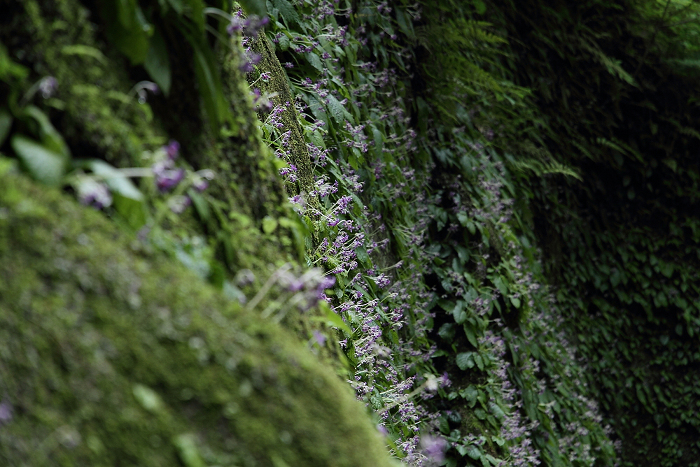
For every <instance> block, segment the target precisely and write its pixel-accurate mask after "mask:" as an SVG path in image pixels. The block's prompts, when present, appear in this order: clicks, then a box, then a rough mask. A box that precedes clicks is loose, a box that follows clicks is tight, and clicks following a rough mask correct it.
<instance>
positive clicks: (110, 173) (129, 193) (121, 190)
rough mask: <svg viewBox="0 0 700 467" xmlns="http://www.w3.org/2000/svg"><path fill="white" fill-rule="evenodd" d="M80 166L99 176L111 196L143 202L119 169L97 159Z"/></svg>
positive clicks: (139, 194) (138, 191)
mask: <svg viewBox="0 0 700 467" xmlns="http://www.w3.org/2000/svg"><path fill="white" fill-rule="evenodd" d="M81 165H84V166H86V167H88V168H90V170H92V172H93V173H94V174H95V175H99V176H100V177H101V178H102V179H103V180H104V182H105V183H106V184H107V186H108V187H109V190H110V191H111V192H112V194H118V195H121V196H123V197H125V198H129V199H132V200H134V201H143V199H144V197H143V194H142V193H141V191H140V190H139V189H138V188H136V185H134V184H133V182H132V181H131V180H130V179H129V178H128V177H125V176H124V175H123V174H122V173H121V172H120V171H119V169H117V168H115V167H113V166H111V165H109V164H108V163H106V162H104V161H101V160H97V159H92V160H88V161H85V162H83V163H81Z"/></svg>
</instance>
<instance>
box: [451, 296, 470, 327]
mask: <svg viewBox="0 0 700 467" xmlns="http://www.w3.org/2000/svg"><path fill="white" fill-rule="evenodd" d="M464 305H465V302H464V301H463V300H459V301H458V302H457V304H456V305H455V307H454V309H453V310H452V316H453V317H454V319H455V322H456V323H457V324H462V323H464V321H466V319H467V312H466V311H464Z"/></svg>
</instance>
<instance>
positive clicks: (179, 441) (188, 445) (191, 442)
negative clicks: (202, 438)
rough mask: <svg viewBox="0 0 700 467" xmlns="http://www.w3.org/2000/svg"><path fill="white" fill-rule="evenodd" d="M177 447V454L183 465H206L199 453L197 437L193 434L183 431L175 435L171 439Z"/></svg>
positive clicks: (188, 466) (197, 466)
mask: <svg viewBox="0 0 700 467" xmlns="http://www.w3.org/2000/svg"><path fill="white" fill-rule="evenodd" d="M172 443H173V445H174V446H175V448H176V449H177V454H178V456H179V457H180V460H181V461H182V463H183V464H184V465H185V467H207V464H206V463H205V462H204V461H203V460H202V456H201V455H200V454H199V448H198V447H197V445H198V444H199V442H198V441H197V437H196V436H195V435H194V434H190V433H185V434H181V435H178V436H175V437H174V438H173V440H172Z"/></svg>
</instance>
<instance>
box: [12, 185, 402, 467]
mask: <svg viewBox="0 0 700 467" xmlns="http://www.w3.org/2000/svg"><path fill="white" fill-rule="evenodd" d="M0 187H1V188H0V206H2V208H1V209H0V277H2V281H0V310H2V311H1V312H0V333H2V336H1V337H0V342H2V344H0V391H1V393H2V398H3V404H4V409H3V410H5V411H6V412H9V414H7V413H6V414H5V416H4V418H3V421H2V427H1V429H0V458H1V459H2V463H3V465H34V466H39V465H153V466H156V465H178V462H180V463H181V464H184V465H186V466H191V467H194V466H203V465H275V466H284V465H289V466H300V465H338V466H341V465H345V466H381V465H390V464H389V461H388V459H387V456H386V454H385V452H384V448H383V446H382V442H381V439H380V438H379V436H380V435H379V434H378V433H377V432H376V430H375V429H374V427H373V426H372V425H371V423H370V422H369V421H368V420H367V418H366V416H365V415H364V411H363V408H362V407H361V406H360V405H359V404H358V403H357V402H356V401H355V400H353V399H354V398H353V396H352V394H351V391H350V388H349V387H346V386H345V385H344V384H343V383H342V382H341V381H339V380H338V378H337V377H336V376H335V375H334V374H332V372H328V371H327V370H326V369H324V368H323V367H322V366H321V364H320V363H318V362H317V361H316V357H314V356H313V355H312V354H310V353H309V352H308V351H307V350H306V349H303V348H301V347H300V346H299V345H297V344H295V343H294V342H293V341H292V339H291V338H289V337H288V336H287V335H286V334H284V333H283V332H282V331H281V329H280V328H278V327H276V326H274V325H271V324H269V323H266V322H261V321H260V320H259V319H258V318H257V317H256V316H253V315H251V314H250V313H248V312H244V311H243V310H241V309H240V307H239V306H237V305H235V304H232V303H230V302H227V301H225V300H224V299H223V298H222V297H221V296H220V294H219V293H218V292H216V291H215V290H213V289H212V288H210V287H209V286H207V285H205V284H204V283H202V282H201V280H199V279H198V278H196V277H193V276H192V273H190V272H189V271H187V270H185V269H184V267H183V266H181V265H179V264H178V263H175V262H173V261H171V260H168V259H165V258H162V257H160V256H158V255H149V254H146V253H143V252H141V251H140V250H139V246H138V244H137V243H133V242H132V240H130V239H127V238H125V237H124V236H122V235H120V234H119V233H117V232H115V230H114V227H113V226H112V225H110V224H109V222H108V221H106V220H105V219H103V218H102V216H101V215H100V214H98V213H95V212H90V211H89V210H86V209H84V208H82V207H80V206H79V205H78V204H77V203H76V202H75V201H73V200H71V199H69V198H68V197H67V196H65V195H62V194H60V193H59V192H58V191H55V190H50V189H45V188H42V187H39V186H37V185H35V184H33V183H31V182H29V181H27V180H26V179H24V178H23V177H21V176H19V175H17V174H16V173H6V174H5V175H3V176H2V177H1V178H0ZM357 446H362V449H357ZM178 459H179V461H178Z"/></svg>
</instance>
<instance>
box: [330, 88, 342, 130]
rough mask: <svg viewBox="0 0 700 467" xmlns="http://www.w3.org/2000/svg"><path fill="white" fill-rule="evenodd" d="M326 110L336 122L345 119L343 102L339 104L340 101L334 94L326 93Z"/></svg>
mask: <svg viewBox="0 0 700 467" xmlns="http://www.w3.org/2000/svg"><path fill="white" fill-rule="evenodd" d="M328 110H329V111H330V114H331V116H332V117H333V120H335V121H336V123H343V122H344V121H345V118H344V113H345V108H344V107H343V104H341V103H340V101H339V100H338V99H336V98H335V96H332V95H330V94H329V95H328Z"/></svg>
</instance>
